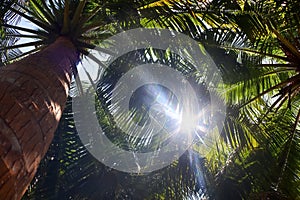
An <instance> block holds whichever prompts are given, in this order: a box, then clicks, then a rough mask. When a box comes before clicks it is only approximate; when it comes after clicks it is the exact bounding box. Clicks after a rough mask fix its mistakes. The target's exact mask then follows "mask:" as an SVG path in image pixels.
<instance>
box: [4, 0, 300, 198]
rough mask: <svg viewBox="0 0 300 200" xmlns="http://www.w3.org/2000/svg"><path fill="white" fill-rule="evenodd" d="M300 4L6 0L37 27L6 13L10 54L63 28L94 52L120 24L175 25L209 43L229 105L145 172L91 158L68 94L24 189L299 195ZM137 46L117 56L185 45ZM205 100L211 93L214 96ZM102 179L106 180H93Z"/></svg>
mask: <svg viewBox="0 0 300 200" xmlns="http://www.w3.org/2000/svg"><path fill="white" fill-rule="evenodd" d="M2 5H4V6H2ZM299 6H300V5H299V2H298V1H293V0H290V1H271V0H261V1H257V2H254V1H234V2H232V1H217V0H216V1H215V0H214V1H176V0H160V1H146V0H145V1H144V0H143V1H138V2H137V1H125V0H116V1H100V0H94V1H84V0H83V1H76V0H65V1H59V0H49V1H39V0H30V1H27V2H26V3H25V4H22V3H20V2H19V3H18V2H13V3H10V2H9V1H4V2H3V4H1V9H4V10H5V11H9V12H3V13H7V14H6V15H5V16H2V19H9V16H11V13H14V14H17V15H19V16H21V17H23V18H25V19H27V20H29V21H30V22H32V23H33V24H35V25H36V26H38V27H39V28H38V29H32V28H28V27H27V28H25V27H20V26H18V25H15V24H13V23H7V22H6V21H5V20H4V21H2V22H1V23H2V27H3V28H2V30H1V31H2V32H1V34H2V35H3V36H5V37H2V40H1V42H2V43H1V44H5V45H2V46H1V47H0V52H1V59H2V63H4V64H9V63H12V62H14V61H15V60H19V59H21V58H23V57H26V56H28V55H31V54H32V53H35V52H38V51H42V50H43V49H45V48H46V47H47V46H49V45H50V44H52V43H53V42H54V41H56V40H57V38H59V37H61V36H64V37H66V38H68V39H69V40H70V41H71V42H72V44H73V45H74V46H75V47H76V50H77V51H78V52H79V53H81V55H89V50H90V49H94V48H95V47H96V46H99V45H100V44H101V42H102V41H103V40H104V39H106V38H108V37H109V36H111V35H114V34H116V33H118V32H120V31H124V30H129V29H133V28H137V27H148V28H153V27H157V28H168V29H173V30H176V31H178V32H181V33H184V34H186V35H188V36H190V37H191V38H193V39H194V40H195V41H197V42H199V44H200V46H201V47H203V48H205V49H206V51H207V52H208V53H209V55H210V56H211V57H212V58H213V59H214V62H215V64H216V65H217V67H218V69H219V70H220V71H221V73H222V78H223V82H224V85H223V87H222V88H225V90H223V89H222V90H221V91H219V93H218V97H219V98H220V101H222V102H225V105H226V108H227V112H226V118H225V120H224V122H223V123H222V125H221V126H218V127H217V128H216V129H214V131H213V134H211V135H207V136H205V137H201V141H202V142H198V143H196V144H195V145H193V147H192V148H191V149H192V150H190V151H189V152H187V153H186V154H184V155H183V156H182V157H181V158H180V159H179V160H178V161H177V162H174V163H172V164H171V165H170V166H168V167H166V168H165V169H162V170H160V171H158V172H155V173H153V174H150V175H149V176H145V177H143V176H142V177H136V176H135V175H130V174H129V175H128V174H123V173H122V172H118V171H116V170H111V169H108V168H107V167H104V166H103V165H102V164H99V163H98V162H97V161H96V160H95V159H94V158H92V157H91V156H90V155H89V154H88V152H87V151H86V150H84V147H83V145H82V144H81V142H80V141H79V139H78V136H76V130H75V129H74V121H73V119H72V117H73V116H72V111H71V109H70V103H68V104H67V107H66V110H65V113H64V115H63V118H62V120H61V125H60V128H59V129H58V130H57V134H56V135H55V139H54V141H53V143H52V146H51V148H50V150H49V152H48V154H47V155H46V157H45V160H44V161H43V162H42V164H41V166H40V169H39V172H38V174H37V176H36V178H35V180H36V181H37V183H35V182H33V183H32V185H31V186H30V190H29V191H28V194H27V197H24V199H35V198H37V199H38V198H42V196H43V195H44V194H47V195H49V196H48V198H49V199H51V198H56V199H57V198H69V197H73V198H77V199H83V198H92V199H93V198H94V199H97V198H98V197H99V196H101V197H103V198H115V199H117V198H119V199H124V198H128V196H129V197H132V198H136V197H137V198H149V199H164V198H174V199H176V198H177V199H182V198H183V197H184V196H189V195H191V194H192V193H194V192H198V195H199V196H201V195H202V197H204V196H205V197H210V198H212V199H222V198H228V199H242V198H251V199H261V198H272V199H299V198H300V197H299V193H300V188H299V187H298V186H299V181H300V178H299V176H300V163H299V160H300V159H299V158H300V151H299V144H300V141H299V139H300V138H299V132H300V130H299V120H300V101H299V97H300V96H299V92H300V89H299V88H300V87H299V86H300V81H299V80H300V75H299V73H300V53H299V48H300V45H299V43H300V42H299V30H300V29H299V27H300V26H299V24H300V23H299V16H298V12H297V8H299ZM8 8H9V9H8ZM21 31H22V34H21V33H19V32H21ZM23 32H26V34H25V33H24V34H23ZM22 37H29V38H32V39H34V40H33V42H28V43H25V44H15V42H16V38H22ZM8 42H9V43H8ZM6 44H10V45H6ZM29 46H35V47H36V48H34V49H33V50H30V51H29V52H25V53H22V52H20V51H18V50H16V49H17V48H23V47H29ZM150 50H151V48H150ZM103 51H104V53H107V54H109V53H111V52H105V49H103ZM137 52H138V53H140V54H138V53H137ZM137 52H133V53H132V52H131V54H130V53H129V54H128V55H125V57H123V59H124V60H122V59H120V60H118V61H116V63H115V65H116V66H126V64H124V61H125V62H126V61H127V62H128V58H127V59H126V56H128V57H129V58H134V59H135V61H136V62H137V63H141V61H143V62H144V61H145V60H146V61H147V62H149V63H153V62H156V61H155V60H159V61H157V62H162V63H163V62H165V63H168V62H170V63H171V62H178V59H177V60H176V56H177V55H173V57H172V56H170V54H169V53H168V52H164V51H159V50H155V49H154V50H152V53H149V49H146V50H141V51H137ZM141 52H143V53H141ZM145 55H146V56H145ZM82 58H83V57H82ZM179 60H180V58H179ZM77 62H79V60H77ZM98 62H99V61H98ZM100 63H101V62H100ZM179 63H180V62H179ZM181 64H182V63H181ZM187 66H188V64H186V67H187ZM77 74H78V72H77V68H76V67H74V68H73V75H75V79H77V80H76V81H77V84H78V88H80V87H84V85H82V86H80V82H79V81H78V78H77V76H76V75H77ZM119 75H120V71H118V67H116V69H115V71H111V72H110V74H109V73H108V75H107V76H106V79H105V80H107V82H109V83H113V81H114V79H117V78H119V77H118V76H119ZM197 77H199V74H198V76H197V73H195V74H193V75H192V76H191V77H190V79H192V81H191V82H193V83H195V85H197V88H198V90H199V91H202V92H203V91H204V93H205V91H206V90H203V87H204V88H205V85H203V84H202V83H201V82H199V81H198V80H197ZM78 90H80V89H78ZM109 92H110V91H109V90H108V91H102V93H101V91H100V94H102V95H103V96H105V95H107V94H108V93H109ZM101 100H102V102H101ZM105 100H107V99H105V98H104V97H102V98H100V106H99V108H100V109H99V110H97V111H98V112H99V113H98V114H99V115H100V116H101V118H99V120H100V121H101V120H102V123H103V125H105V126H107V127H108V129H109V130H111V131H110V133H111V137H112V138H113V137H114V136H115V135H117V134H116V133H118V132H117V130H115V129H114V128H113V126H111V127H109V125H111V124H113V120H112V121H110V120H111V115H110V113H109V112H107V111H108V109H106V107H105V106H107V107H108V105H105ZM201 101H204V102H207V101H208V102H209V98H208V100H207V99H206V98H205V97H204V98H203V99H201ZM101 103H102V104H101ZM220 114H222V113H220ZM223 114H224V113H223ZM139 117H140V116H137V118H139ZM141 119H143V116H141ZM116 138H117V139H116V141H122V140H124V138H122V137H116ZM78 170H79V171H80V172H79V173H78ZM199 177H201V179H200V178H199ZM48 181H51V182H52V183H55V186H53V185H49V184H48ZM103 182H104V183H106V184H103ZM149 183H151V184H152V185H154V186H153V187H150V189H149V190H150V191H151V192H149V193H146V194H142V193H143V192H144V191H145V187H147V186H146V185H148V184H149ZM98 184H101V188H103V190H101V191H97V189H95V187H93V185H98ZM126 184H128V185H127V186H126ZM66 185H67V186H66ZM82 188H84V189H82ZM132 188H133V189H132ZM44 191H45V192H44ZM82 191H85V192H86V193H84V192H82ZM143 195H145V196H143Z"/></svg>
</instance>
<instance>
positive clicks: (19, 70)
mask: <svg viewBox="0 0 300 200" xmlns="http://www.w3.org/2000/svg"><path fill="white" fill-rule="evenodd" d="M78 59H79V57H78V54H77V52H76V49H75V47H74V45H73V44H72V43H71V42H70V40H69V39H68V38H65V37H59V38H58V39H57V40H56V41H55V42H54V43H53V44H51V45H49V46H48V47H47V48H45V49H44V50H42V51H41V52H39V53H36V54H33V55H30V56H28V57H26V58H24V59H22V60H20V61H18V62H15V63H13V64H10V65H7V66H5V67H3V68H1V69H0V199H3V200H4V199H5V200H9V199H17V200H18V199H21V198H22V196H23V194H24V192H25V191H26V189H27V187H28V185H29V183H30V181H31V180H32V179H33V177H34V175H35V173H36V170H37V167H38V165H39V163H40V160H41V159H42V158H43V156H44V155H45V153H46V152H47V150H48V148H49V145H50V143H51V141H52V138H53V135H54V132H55V130H56V128H57V126H58V122H59V119H60V117H61V114H62V111H63V109H64V105H65V103H66V99H67V95H68V90H69V85H70V80H71V71H72V65H74V64H75V63H76V62H77V61H78Z"/></svg>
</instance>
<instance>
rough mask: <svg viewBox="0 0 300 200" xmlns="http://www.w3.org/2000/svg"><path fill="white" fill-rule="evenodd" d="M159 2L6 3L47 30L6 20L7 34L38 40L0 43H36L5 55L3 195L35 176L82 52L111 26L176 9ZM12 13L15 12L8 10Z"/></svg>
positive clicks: (16, 192) (17, 191)
mask: <svg viewBox="0 0 300 200" xmlns="http://www.w3.org/2000/svg"><path fill="white" fill-rule="evenodd" d="M152 3H153V2H152V1H141V2H138V3H137V2H127V1H122V0H120V1H115V2H110V1H89V2H88V1H75V0H74V1H70V0H66V1H59V0H49V1H46V2H45V1H39V0H30V1H25V2H24V4H23V1H20V2H16V3H12V4H10V3H9V2H6V1H5V2H4V5H5V6H6V7H7V8H9V11H10V12H12V13H15V14H17V15H19V16H21V17H23V18H24V19H26V20H28V21H30V22H31V23H33V24H35V25H36V26H38V27H39V29H37V30H36V29H31V28H26V27H20V26H18V25H14V24H12V23H9V22H7V21H3V23H2V27H3V28H4V29H5V31H6V33H7V34H6V37H12V38H14V37H17V38H33V39H35V40H34V41H32V42H28V43H24V44H15V45H9V46H2V47H1V49H0V50H1V52H8V51H10V50H13V49H17V48H24V47H31V46H34V48H33V49H32V50H29V51H27V52H25V53H22V54H21V53H20V52H17V53H16V54H15V55H14V56H10V57H6V58H5V59H3V61H2V62H4V63H5V64H6V66H5V67H3V68H2V69H1V72H0V74H1V75H0V76H1V89H2V90H1V91H3V93H2V95H1V102H0V105H1V141H2V149H1V178H2V180H1V186H0V188H1V189H0V196H1V198H6V199H13V198H14V199H20V198H21V196H22V195H23V194H24V192H25V190H26V188H27V186H28V184H29V182H30V181H31V180H32V178H33V177H34V174H35V172H36V170H37V167H38V164H39V162H40V160H41V158H42V157H43V156H44V155H45V153H46V152H47V150H48V147H49V145H50V143H51V141H52V138H53V135H54V131H55V130H56V128H57V126H58V122H59V119H60V117H61V115H62V111H63V109H64V106H65V102H66V98H67V95H68V91H69V86H70V82H71V79H72V75H75V78H76V74H77V68H76V65H77V64H78V62H79V61H80V56H81V55H86V54H88V51H87V50H88V49H93V48H94V47H95V45H93V42H94V43H95V44H96V43H97V42H99V41H101V40H102V39H105V38H106V37H108V36H109V34H107V32H110V33H116V32H117V31H119V30H120V29H123V30H124V29H125V30H126V29H129V28H134V27H140V26H145V25H148V24H149V23H148V21H149V20H150V21H152V22H153V19H155V18H160V17H161V16H163V15H165V16H169V15H170V13H167V12H165V13H166V14H163V15H161V16H158V13H160V11H162V9H166V8H168V9H169V11H170V8H169V4H168V3H165V2H162V5H161V3H159V2H158V4H157V3H154V4H152ZM176 4H177V2H175V4H174V5H176ZM179 5H181V4H179ZM151 10H152V11H151ZM171 11H172V12H174V10H171ZM188 11H189V10H188V9H186V10H185V17H186V16H187V15H186V13H189V15H191V14H192V13H193V12H188ZM174 13H176V12H174ZM154 14H156V15H154ZM171 14H172V13H171ZM4 17H6V19H7V17H8V15H6V16H4ZM141 19H143V20H141ZM147 19H148V20H147ZM149 26H150V25H149ZM152 26H153V25H152ZM164 26H165V27H166V25H164ZM7 30H14V32H8V31H7ZM16 31H20V32H25V33H24V34H23V33H22V34H19V33H18V32H16Z"/></svg>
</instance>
